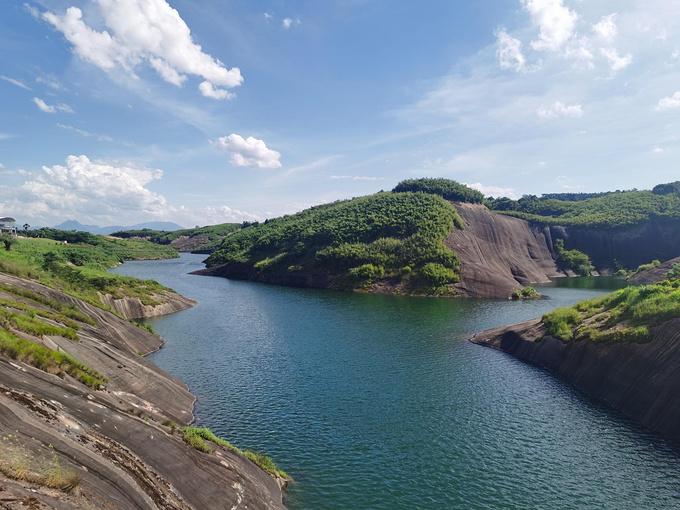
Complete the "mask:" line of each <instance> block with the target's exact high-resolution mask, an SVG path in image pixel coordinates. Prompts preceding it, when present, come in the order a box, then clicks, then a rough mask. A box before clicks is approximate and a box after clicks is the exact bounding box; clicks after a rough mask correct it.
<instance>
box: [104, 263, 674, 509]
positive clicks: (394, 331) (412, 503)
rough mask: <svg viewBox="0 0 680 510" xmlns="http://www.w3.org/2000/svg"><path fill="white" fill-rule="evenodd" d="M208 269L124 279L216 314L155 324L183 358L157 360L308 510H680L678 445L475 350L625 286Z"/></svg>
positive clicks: (136, 267)
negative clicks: (458, 282)
mask: <svg viewBox="0 0 680 510" xmlns="http://www.w3.org/2000/svg"><path fill="white" fill-rule="evenodd" d="M204 257H205V256H203V255H190V254H183V255H182V256H181V258H179V259H173V260H166V261H149V262H127V263H125V264H124V265H122V266H120V267H118V268H116V269H115V270H113V271H114V272H116V273H119V274H126V275H129V276H135V277H138V278H144V279H147V278H153V279H155V280H158V281H159V282H161V283H163V284H164V285H167V286H169V287H171V288H173V289H175V290H177V291H178V292H180V293H181V294H183V295H185V296H188V297H191V298H194V299H196V300H198V302H199V303H198V305H197V306H196V307H194V308H192V309H189V310H186V311H183V312H180V313H177V314H174V315H169V316H166V317H160V318H155V319H151V320H148V321H147V322H149V323H151V324H153V326H154V327H155V328H156V331H157V332H158V333H159V334H160V335H161V336H162V337H163V338H164V339H165V340H166V342H167V345H166V346H165V347H164V348H163V349H161V350H160V351H158V352H157V353H155V354H153V355H152V356H151V360H152V361H153V362H154V363H156V364H157V365H158V366H160V367H161V368H163V369H164V370H166V371H168V372H170V373H172V374H173V375H175V376H177V377H179V378H180V379H182V380H183V381H185V382H186V383H187V384H188V385H189V387H190V388H191V391H192V392H193V393H194V394H195V395H196V396H197V397H198V402H197V405H196V409H195V413H196V417H197V423H198V425H200V426H207V427H210V428H211V429H213V431H214V432H215V433H216V434H217V435H219V436H222V437H224V438H225V439H228V440H229V441H230V442H232V444H234V445H236V446H239V447H241V448H250V449H253V450H257V451H262V452H264V453H267V454H268V455H270V456H271V457H272V458H273V459H274V460H275V461H276V462H277V464H278V465H279V467H280V468H282V469H284V470H285V471H287V472H288V474H290V475H292V476H293V478H294V479H295V483H294V484H293V485H292V486H291V488H290V489H289V490H288V492H287V494H286V500H285V502H286V505H287V506H288V507H289V508H290V509H291V510H300V509H310V510H317V509H343V510H353V509H385V510H387V509H389V510H396V509H416V508H426V509H457V508H469V509H485V508H488V509H496V508H507V509H515V508H516V509H537V508H560V509H561V508H611V509H642V508H644V509H646V508H650V509H651V508H656V509H658V508H679V507H680V483H679V482H680V455H679V451H678V449H677V447H675V446H672V445H668V444H666V443H665V442H663V441H662V440H661V439H659V438H658V437H657V436H655V435H653V434H650V433H648V432H646V431H645V430H643V429H642V428H640V427H638V426H637V425H636V424H634V423H632V422H631V421H629V420H628V419H627V418H626V417H625V416H622V415H621V414H619V413H617V412H614V411H611V410H609V409H608V408H606V407H604V406H603V405H601V404H599V403H597V402H595V401H593V400H592V399H590V398H589V397H587V396H586V395H584V394H582V393H581V392H579V391H578V390H576V389H574V388H573V387H571V386H569V385H567V384H565V383H564V382H562V381H560V380H558V379H556V378H554V377H553V376H551V375H549V374H548V373H546V372H545V371H543V370H541V369H539V368H536V367H533V366H531V365H527V364H525V363H522V362H520V361H517V360H515V359H513V358H511V357H510V356H508V355H506V354H504V353H501V352H497V351H494V350H491V349H487V348H483V347H480V346H477V345H473V344H471V343H469V342H468V341H467V339H468V338H469V337H470V336H471V335H472V334H473V333H475V332H477V331H482V330H484V329H488V328H492V327H497V326H501V325H506V324H511V323H515V322H519V321H522V320H526V319H529V318H533V317H539V316H540V315H541V314H543V313H545V312H546V311H549V310H552V309H554V308H556V307H558V306H567V305H571V304H573V303H574V302H576V301H579V300H582V299H588V298H592V297H596V296H598V295H601V294H602V293H604V292H606V291H605V290H603V289H602V288H598V287H602V286H605V287H606V286H608V285H612V283H611V280H606V279H591V280H578V279H569V280H566V279H565V280H560V281H559V282H557V283H556V284H555V285H554V286H550V287H544V288H541V289H539V290H540V291H541V293H543V294H545V295H548V296H550V298H551V299H549V300H540V301H523V302H511V301H480V300H452V299H426V298H408V297H394V296H370V295H361V294H350V293H343V292H333V291H323V290H313V289H295V288H287V287H277V286H270V285H264V284H256V283H251V282H240V281H233V280H226V279H223V278H211V277H204V276H193V275H188V274H187V273H188V272H190V271H193V270H196V269H200V268H202V267H203V265H202V264H201V260H203V258H204ZM613 285H616V284H615V283H614V284H613Z"/></svg>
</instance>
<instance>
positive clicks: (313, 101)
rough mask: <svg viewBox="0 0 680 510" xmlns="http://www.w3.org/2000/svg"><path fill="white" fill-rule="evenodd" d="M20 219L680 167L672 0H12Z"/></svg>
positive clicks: (7, 12)
mask: <svg viewBox="0 0 680 510" xmlns="http://www.w3.org/2000/svg"><path fill="white" fill-rule="evenodd" d="M0 12H1V13H2V15H1V16H0V118H1V119H2V121H1V124H0V165H1V166H0V173H1V175H2V177H3V179H2V184H1V185H0V186H1V187H0V214H2V215H11V216H14V217H16V218H17V219H18V220H19V221H20V222H21V223H23V222H24V221H28V222H29V223H32V224H40V225H54V224H57V223H60V222H61V221H64V220H66V219H77V220H79V221H81V222H83V223H96V224H99V225H105V224H134V223H139V222H142V221H151V220H168V221H175V222H177V223H179V224H181V225H184V226H194V225H206V224H212V223H221V222H227V221H242V220H252V219H264V218H266V217H274V216H278V215H281V214H286V213H291V212H295V211H298V210H300V209H302V208H305V207H308V206H311V205H314V204H319V203H323V202H328V201H332V200H336V199H340V198H349V197H353V196H360V195H365V194H368V193H373V192H376V191H379V190H381V189H391V188H392V187H393V186H394V185H395V184H396V183H397V182H399V181H400V180H402V179H405V178H410V177H421V176H434V177H447V178H451V179H455V180H457V181H460V182H464V183H467V184H469V185H472V186H473V187H476V188H478V189H481V190H482V191H484V193H485V194H487V195H494V196H500V195H507V196H511V197H514V198H519V197H520V196H521V195H522V194H525V193H531V194H540V193H545V192H560V191H576V192H579V191H582V192H588V191H603V190H614V189H631V188H638V189H645V188H647V189H648V188H651V187H652V186H654V185H655V184H658V183H660V182H669V181H674V180H677V179H678V178H679V172H678V169H677V163H678V162H679V158H678V155H679V154H680V138H679V137H680V131H679V130H680V121H679V119H678V114H680V79H679V78H680V72H679V71H680V3H678V2H676V1H671V0H656V1H652V0H649V1H644V0H638V1H629V0H622V1H612V0H601V1H599V2H588V1H585V0H488V1H487V0H480V1H475V2H472V1H470V2H454V1H451V0H441V1H439V0H430V1H428V2H395V1H387V0H326V1H324V2H318V1H311V0H309V1H286V0H271V1H260V0H257V1H253V0H250V1H246V0H169V1H166V0H90V1H81V0H42V1H37V2H36V1H29V2H25V3H24V2H23V1H15V0H7V1H5V2H3V6H2V7H1V8H0Z"/></svg>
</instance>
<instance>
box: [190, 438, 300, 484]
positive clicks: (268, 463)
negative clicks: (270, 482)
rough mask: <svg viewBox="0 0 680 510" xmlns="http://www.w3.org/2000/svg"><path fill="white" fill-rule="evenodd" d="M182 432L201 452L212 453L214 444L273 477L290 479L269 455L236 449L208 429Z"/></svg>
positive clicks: (192, 445)
mask: <svg viewBox="0 0 680 510" xmlns="http://www.w3.org/2000/svg"><path fill="white" fill-rule="evenodd" d="M182 432H183V436H182V437H183V439H184V441H185V442H186V443H187V444H188V445H189V446H191V447H193V448H195V449H196V450H198V451H200V452H204V453H210V452H212V451H213V448H212V447H211V446H210V443H214V444H216V445H219V446H223V447H225V448H229V449H231V450H234V451H235V452H238V453H240V454H241V455H243V456H245V457H246V458H248V459H250V460H251V461H253V462H254V463H255V464H256V465H257V466H258V467H259V468H260V469H262V470H263V471H265V472H267V473H269V474H271V475H274V476H280V477H281V478H285V479H289V478H290V477H289V476H288V475H287V474H286V472H285V471H282V470H280V469H279V468H278V467H277V466H276V464H275V463H274V461H273V460H272V459H271V457H268V456H267V455H264V454H262V453H257V452H253V451H251V450H245V451H244V450H241V449H239V448H236V447H235V446H233V445H232V444H231V443H230V442H229V441H227V440H225V439H222V438H221V437H217V436H216V435H215V434H214V433H213V431H212V430H210V429H209V428H207V427H203V428H200V427H193V426H188V427H184V428H183V429H182Z"/></svg>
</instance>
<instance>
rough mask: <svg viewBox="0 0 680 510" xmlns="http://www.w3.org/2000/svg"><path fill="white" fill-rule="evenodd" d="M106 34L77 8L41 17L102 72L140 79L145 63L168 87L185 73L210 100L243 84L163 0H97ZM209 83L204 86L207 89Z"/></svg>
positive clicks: (236, 72) (181, 80)
mask: <svg viewBox="0 0 680 510" xmlns="http://www.w3.org/2000/svg"><path fill="white" fill-rule="evenodd" d="M95 3H96V4H97V5H98V7H99V14H100V15H101V17H102V19H103V22H104V24H105V25H106V27H107V29H108V30H105V31H102V32H99V31H97V30H95V29H93V28H91V27H90V26H89V25H88V24H86V23H85V21H83V13H82V11H81V10H80V9H79V8H77V7H69V8H68V9H67V10H66V13H65V14H63V15H61V16H60V15H57V14H54V13H52V12H45V13H43V15H42V17H43V18H44V19H45V20H46V21H47V22H49V23H50V24H52V25H53V26H54V27H55V28H56V29H57V30H59V31H60V32H61V33H63V34H64V37H65V38H66V39H67V40H68V41H69V42H70V43H71V44H72V45H73V51H74V52H75V53H76V54H77V55H78V56H79V57H80V58H82V59H83V60H85V61H87V62H90V63H91V64H94V65H95V66H97V67H99V68H100V69H103V70H104V71H113V70H114V69H119V68H120V69H123V70H124V71H125V72H127V73H128V74H129V75H131V76H133V77H135V78H137V76H136V75H135V73H134V69H135V67H137V66H139V65H141V64H142V63H147V64H148V65H149V66H151V67H152V68H153V69H155V70H156V72H158V74H159V75H160V76H161V77H162V78H163V79H164V80H165V81H167V82H168V83H172V84H173V85H175V86H178V87H179V86H181V85H182V84H183V83H184V82H185V81H186V80H187V76H186V75H187V74H190V75H196V76H200V77H202V78H203V79H204V81H203V82H202V83H201V85H200V90H201V93H203V95H205V96H206V97H211V98H213V99H226V98H229V97H231V94H229V93H228V92H226V91H225V90H224V89H221V88H218V87H236V86H238V85H240V84H241V83H242V82H243V77H242V76H241V72H240V70H239V69H238V68H237V67H234V68H232V69H227V67H226V66H225V65H224V64H223V63H222V62H220V61H219V60H217V59H215V58H213V57H212V56H210V55H208V54H207V53H204V52H203V51H202V49H201V46H199V45H198V44H195V43H194V41H193V39H192V37H191V31H190V30H189V27H188V26H187V25H186V23H185V22H184V20H183V19H182V18H181V17H180V15H179V13H178V12H177V11H176V10H175V9H173V8H172V7H170V5H169V4H168V3H167V2H166V1H165V0H95ZM204 84H206V85H204Z"/></svg>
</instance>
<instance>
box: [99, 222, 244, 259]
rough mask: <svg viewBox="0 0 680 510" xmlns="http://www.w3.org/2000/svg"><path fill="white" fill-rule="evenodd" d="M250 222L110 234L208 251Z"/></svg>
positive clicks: (179, 248)
mask: <svg viewBox="0 0 680 510" xmlns="http://www.w3.org/2000/svg"><path fill="white" fill-rule="evenodd" d="M249 225H250V223H248V222H244V223H221V224H219V225H209V226H206V227H196V228H184V229H180V230H173V231H170V232H166V231H164V230H151V229H148V228H144V229H139V230H119V231H118V232H114V233H113V234H111V235H112V236H113V237H120V238H122V239H145V240H147V241H151V242H152V243H156V244H161V245H170V246H172V247H174V248H176V249H177V250H179V251H195V250H196V251H200V252H203V253H209V252H211V251H212V250H214V249H215V248H216V247H217V246H219V244H220V243H221V242H222V239H224V238H225V237H226V236H228V235H230V234H232V233H233V232H236V231H237V230H239V229H241V228H243V227H246V226H249Z"/></svg>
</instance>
